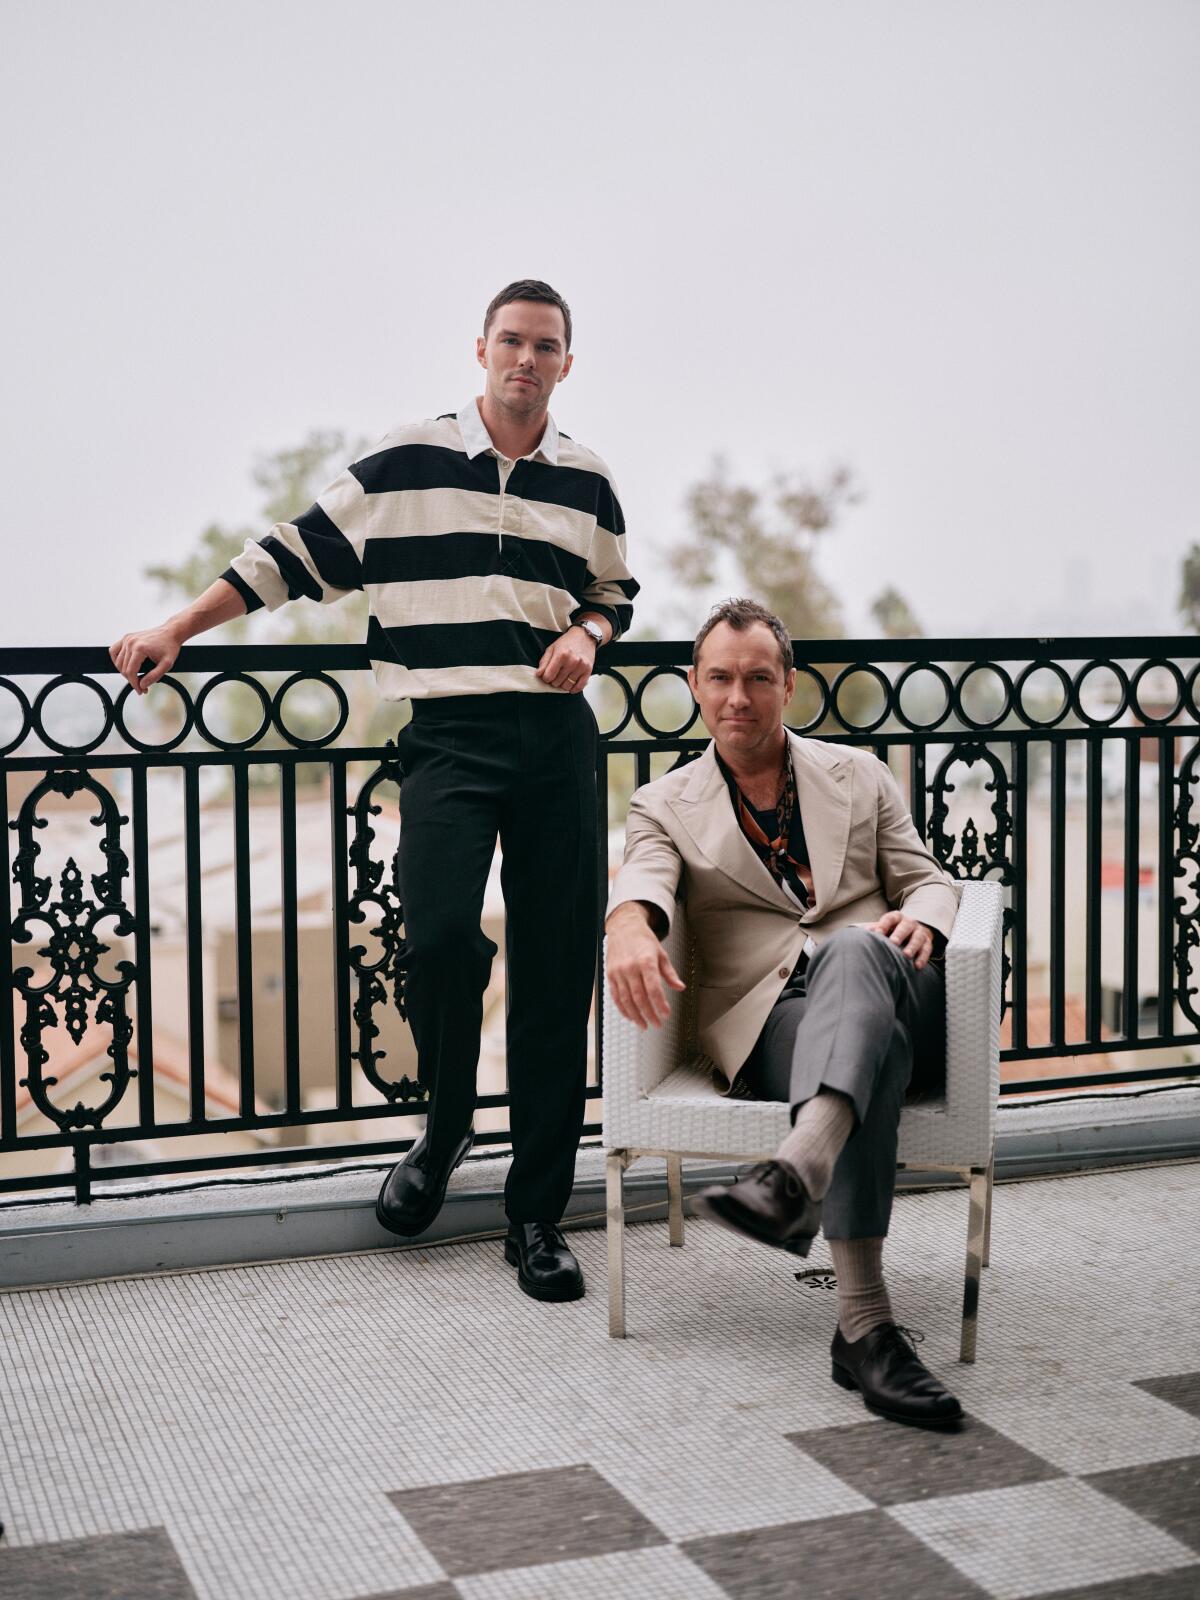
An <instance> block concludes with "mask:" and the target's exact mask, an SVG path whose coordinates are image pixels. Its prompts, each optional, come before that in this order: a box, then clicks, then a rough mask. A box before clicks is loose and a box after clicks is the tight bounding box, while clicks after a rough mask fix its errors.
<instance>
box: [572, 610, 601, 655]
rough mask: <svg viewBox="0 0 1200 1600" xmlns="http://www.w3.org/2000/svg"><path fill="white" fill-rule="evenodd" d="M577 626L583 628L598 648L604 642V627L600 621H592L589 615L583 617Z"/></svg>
mask: <svg viewBox="0 0 1200 1600" xmlns="http://www.w3.org/2000/svg"><path fill="white" fill-rule="evenodd" d="M575 626H576V627H577V628H582V629H583V631H584V633H586V634H587V636H588V638H589V639H590V640H591V641H592V643H593V644H594V645H595V646H596V647H597V649H599V647H600V646H601V645H602V644H603V643H604V629H603V628H602V627H601V626H600V624H599V623H598V622H592V621H591V620H590V619H589V618H588V617H581V618H580V619H579V621H578V622H577V623H576V624H575Z"/></svg>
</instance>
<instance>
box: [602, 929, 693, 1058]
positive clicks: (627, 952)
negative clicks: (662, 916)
mask: <svg viewBox="0 0 1200 1600" xmlns="http://www.w3.org/2000/svg"><path fill="white" fill-rule="evenodd" d="M650 916H651V911H650V908H649V907H648V906H645V905H643V904H642V902H641V901H640V900H627V901H626V902H625V903H624V905H620V906H618V907H617V909H616V910H615V911H614V912H613V914H612V916H611V917H609V919H608V921H607V922H606V923H605V925H604V931H605V936H606V938H607V940H608V950H607V955H606V966H607V968H608V986H609V988H610V989H611V990H612V997H613V1004H614V1005H615V1006H616V1008H617V1010H618V1011H619V1012H620V1013H621V1015H622V1016H623V1017H624V1018H625V1019H626V1020H627V1021H629V1022H633V1023H636V1024H637V1026H638V1027H639V1028H643V1029H644V1028H651V1027H653V1028H657V1027H660V1026H661V1025H662V1023H664V1022H665V1021H666V1020H667V1018H668V1016H669V1015H670V1008H669V1006H668V1004H667V995H666V989H667V988H671V989H680V990H682V989H686V988H687V984H686V983H684V981H683V979H682V978H681V977H680V976H679V974H678V973H677V972H676V971H675V968H674V967H673V966H672V965H671V963H670V961H669V960H668V959H667V952H666V951H665V950H664V949H663V947H662V945H661V944H659V942H658V939H657V938H656V936H655V933H654V930H653V928H652V927H651V926H650ZM664 986H665V987H664Z"/></svg>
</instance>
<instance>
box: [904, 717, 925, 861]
mask: <svg viewBox="0 0 1200 1600" xmlns="http://www.w3.org/2000/svg"><path fill="white" fill-rule="evenodd" d="M928 801H929V796H928V793H927V792H926V789H925V740H924V739H922V738H920V737H919V736H918V735H916V734H914V735H913V742H912V746H911V756H910V759H909V766H908V803H909V809H910V810H911V811H912V819H913V822H914V823H915V824H916V828H917V832H918V833H919V834H920V835H921V837H922V839H924V840H925V841H926V843H928V835H927V829H928V811H929V805H928Z"/></svg>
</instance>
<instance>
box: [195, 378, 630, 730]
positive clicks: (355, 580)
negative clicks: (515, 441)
mask: <svg viewBox="0 0 1200 1600" xmlns="http://www.w3.org/2000/svg"><path fill="white" fill-rule="evenodd" d="M222 576H223V577H224V578H226V579H227V580H228V581H229V582H230V583H232V584H233V585H234V587H235V588H237V589H238V590H239V592H240V593H241V594H242V596H243V598H244V599H245V600H246V603H247V606H248V607H249V608H250V609H251V610H254V609H256V608H257V607H258V606H259V605H263V606H266V607H268V608H269V609H271V610H275V609H276V608H277V607H278V606H281V605H283V604H284V602H285V601H287V600H294V599H298V598H301V597H304V598H307V599H310V600H316V601H318V602H321V603H329V602H331V601H334V600H340V599H342V598H343V597H344V596H345V595H346V594H348V593H351V592H352V591H354V590H357V589H363V590H365V591H366V593H367V596H368V601H369V605H370V613H371V620H370V625H369V628H368V633H367V644H368V648H369V651H370V655H371V659H372V664H373V666H374V669H375V674H376V678H377V681H378V684H379V689H380V693H381V694H382V695H383V696H384V697H385V698H387V699H404V698H407V697H414V698H423V697H435V696H440V695H453V694H488V693H497V692H500V691H502V690H513V689H517V690H526V691H528V692H530V693H547V694H557V693H560V692H561V691H559V690H556V689H551V688H549V687H548V686H547V685H546V684H544V683H543V682H542V681H541V679H539V678H538V677H537V676H536V667H537V664H538V662H539V661H540V659H541V657H542V654H543V653H544V651H545V649H546V647H547V645H549V644H550V643H551V642H552V641H553V640H554V639H555V638H557V637H558V635H559V634H561V633H563V632H565V630H566V629H567V628H568V627H570V625H571V623H572V622H574V621H576V620H577V619H578V618H579V617H580V616H581V615H582V614H584V613H586V612H595V613H598V614H599V615H602V616H604V617H606V618H607V619H608V621H609V623H610V624H611V626H612V629H613V634H614V637H615V636H616V635H617V634H619V633H623V632H625V631H626V629H627V628H628V627H629V624H630V619H631V617H632V602H633V599H634V597H635V595H636V594H637V592H638V585H637V582H636V581H635V579H634V578H633V577H632V575H631V573H630V571H629V568H628V567H627V565H626V560H625V520H624V517H623V515H622V512H621V506H620V502H619V500H618V498H617V493H616V490H615V488H614V486H613V482H612V478H611V475H610V474H609V471H608V469H607V467H606V466H605V465H604V463H603V461H601V459H600V458H599V456H597V455H595V454H594V453H593V452H592V451H590V450H587V449H586V448H585V447H584V446H582V445H579V444H577V443H576V442H575V441H574V440H573V439H570V438H568V436H567V435H565V434H560V433H559V432H558V430H557V428H555V426H554V423H553V420H552V419H547V427H546V432H545V435H544V436H543V439H542V442H541V444H540V445H539V447H538V449H537V450H536V451H535V452H534V454H533V455H532V456H529V457H526V458H524V459H522V460H520V461H516V462H508V461H506V460H504V459H503V458H502V457H499V456H498V455H497V453H496V451H495V449H494V448H493V447H492V445H491V441H490V439H489V438H488V436H487V433H486V430H485V429H484V428H483V423H482V421H481V419H480V417H479V412H478V408H477V406H476V404H475V402H474V401H471V402H469V404H468V406H466V407H464V408H463V410H462V411H461V412H459V413H458V415H457V416H454V415H450V416H444V417H439V418H437V419H436V420H434V421H431V422H426V423H419V424H416V425H415V426H412V427H406V428H400V429H397V430H395V431H394V432H393V433H390V434H388V435H387V436H386V438H384V439H383V440H381V441H380V443H379V444H378V445H377V446H376V447H375V449H374V450H372V451H370V452H369V453H368V454H367V455H365V456H363V457H362V459H361V460H359V461H356V462H354V463H353V465H351V466H350V467H348V468H347V470H346V471H345V472H343V473H342V474H341V476H340V477H339V478H337V479H336V480H335V481H334V483H332V484H331V485H330V487H329V488H328V489H327V490H325V491H324V492H323V493H322V494H321V495H320V496H319V498H318V500H317V503H316V504H315V505H314V506H312V507H311V508H310V509H309V510H308V511H306V512H305V513H304V515H303V516H301V517H297V518H296V520H295V521H294V522H288V523H279V524H277V525H276V526H275V527H274V528H272V530H271V532H270V533H269V534H267V535H266V537H265V538H263V539H261V540H253V539H252V540H248V541H247V544H246V548H245V550H244V551H243V552H242V553H241V555H239V556H236V557H235V558H234V560H233V562H232V564H231V565H230V567H229V568H228V569H227V570H226V571H225V572H224V573H223V574H222Z"/></svg>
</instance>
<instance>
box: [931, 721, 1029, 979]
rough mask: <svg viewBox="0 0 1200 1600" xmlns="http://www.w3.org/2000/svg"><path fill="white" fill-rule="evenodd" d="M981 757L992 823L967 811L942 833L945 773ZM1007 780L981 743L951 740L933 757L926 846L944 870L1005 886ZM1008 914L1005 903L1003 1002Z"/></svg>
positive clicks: (946, 812) (1009, 826)
mask: <svg viewBox="0 0 1200 1600" xmlns="http://www.w3.org/2000/svg"><path fill="white" fill-rule="evenodd" d="M976 762H982V763H983V765H984V766H985V767H986V769H987V770H988V772H989V773H990V774H991V776H990V778H989V780H988V781H987V782H986V783H985V784H984V786H983V792H984V794H990V795H992V796H994V798H993V800H992V804H991V808H990V809H991V815H992V825H991V827H990V828H988V829H987V830H986V831H984V832H982V833H981V828H980V822H979V821H978V820H977V819H976V818H975V817H974V816H973V815H970V814H968V815H967V816H966V818H965V819H964V820H963V822H962V824H961V826H960V828H959V830H958V832H957V833H953V832H948V831H947V827H946V824H947V823H948V821H949V820H950V800H949V797H950V795H952V794H953V793H954V792H955V785H954V784H953V783H951V782H950V776H949V775H950V773H951V772H952V771H953V769H954V768H955V767H958V766H962V767H973V766H974V765H975V764H976ZM1011 789H1012V785H1011V783H1010V781H1009V777H1008V774H1007V773H1006V772H1005V770H1004V766H1003V763H1002V762H1001V761H1000V759H999V757H998V756H997V755H996V754H995V753H994V752H993V751H991V750H989V749H988V747H987V746H986V745H983V744H957V745H954V746H953V747H952V748H951V750H950V751H949V753H948V754H947V755H946V756H945V757H944V758H943V759H942V761H941V762H939V764H938V767H937V770H936V771H935V773H934V775H933V778H932V780H931V781H930V783H929V793H930V795H931V796H932V799H933V805H932V807H931V808H930V812H929V848H930V849H931V850H932V852H933V854H934V855H935V856H936V858H937V860H938V861H939V862H940V863H941V864H942V866H943V867H945V869H946V871H947V872H949V873H950V874H951V876H952V877H955V878H967V879H982V878H995V879H997V880H998V881H999V882H1000V883H1002V884H1005V885H1006V886H1007V885H1010V884H1011V883H1012V881H1013V864H1012V855H1011V851H1010V841H1011V839H1012V833H1013V820H1012V807H1011V804H1010V794H1011ZM1012 925H1013V913H1012V907H1011V906H1008V907H1006V908H1005V912H1004V955H1003V980H1002V989H1003V994H1004V1004H1005V1007H1006V1008H1007V1005H1008V988H1009V974H1010V972H1011V970H1012V961H1011V958H1010V956H1009V939H1010V935H1011V932H1012Z"/></svg>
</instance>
